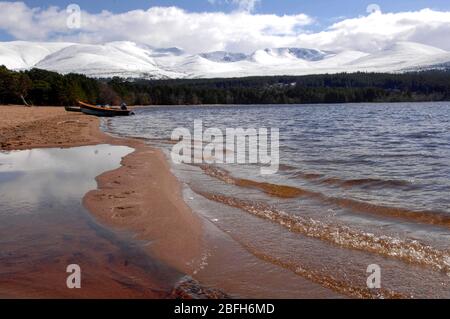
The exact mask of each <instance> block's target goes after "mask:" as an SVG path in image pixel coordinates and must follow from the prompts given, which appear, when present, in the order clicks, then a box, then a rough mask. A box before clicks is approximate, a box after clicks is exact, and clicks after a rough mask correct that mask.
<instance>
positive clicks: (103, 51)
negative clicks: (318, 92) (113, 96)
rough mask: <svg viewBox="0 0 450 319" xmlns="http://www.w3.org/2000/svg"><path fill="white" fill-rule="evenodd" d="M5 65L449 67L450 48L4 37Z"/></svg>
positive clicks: (176, 72)
mask: <svg viewBox="0 0 450 319" xmlns="http://www.w3.org/2000/svg"><path fill="white" fill-rule="evenodd" d="M0 65H5V66H6V67H8V68H10V69H14V70H23V69H29V68H33V67H36V68H41V69H45V70H50V71H56V72H59V73H63V74H66V73H82V74H86V75H88V76H91V77H102V78H105V77H113V76H119V77H123V78H148V79H167V78H211V77H244V76H258V75H305V74H320V73H338V72H357V71H366V72H371V71H373V72H403V71H410V70H424V69H433V68H448V67H449V65H450V52H448V51H444V50H441V49H438V48H435V47H431V46H427V45H423V44H418V43H412V42H400V43H397V44H395V45H392V46H390V47H387V48H384V49H383V50H380V51H378V52H375V53H367V52H360V51H340V52H331V51H321V50H316V49H304V48H268V49H262V50H257V51H255V52H253V53H251V54H244V53H235V52H225V51H216V52H208V53H202V54H196V55H192V54H187V53H186V52H184V51H183V50H182V49H179V48H165V49H164V48H163V49H161V48H153V47H150V46H145V45H138V44H136V43H133V42H111V43H106V44H101V45H92V44H77V43H59V42H58V43H39V42H24V41H14V42H2V43H1V42H0Z"/></svg>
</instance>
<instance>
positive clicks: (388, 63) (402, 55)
mask: <svg viewBox="0 0 450 319" xmlns="http://www.w3.org/2000/svg"><path fill="white" fill-rule="evenodd" d="M445 61H450V53H449V52H447V51H444V50H441V49H438V48H435V47H431V46H428V45H423V44H419V43H412V42H399V43H397V44H395V45H393V46H390V47H388V48H385V49H384V50H381V51H379V52H376V53H374V54H370V55H368V56H365V57H363V58H361V59H357V60H355V61H352V62H350V63H349V64H348V66H349V67H351V66H353V67H356V68H358V69H359V70H367V71H371V70H373V69H377V70H378V71H386V72H389V71H392V70H402V69H410V68H414V67H416V66H422V65H427V64H433V63H442V62H445Z"/></svg>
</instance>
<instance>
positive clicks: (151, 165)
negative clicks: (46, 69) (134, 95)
mask: <svg viewBox="0 0 450 319" xmlns="http://www.w3.org/2000/svg"><path fill="white" fill-rule="evenodd" d="M0 113H1V114H2V116H1V117H0V129H1V130H0V150H2V151H11V150H25V149H34V148H53V147H58V148H69V147H76V146H83V145H96V144H110V145H125V146H129V147H131V148H133V149H134V150H135V151H134V152H133V153H131V154H130V155H128V156H126V157H125V158H123V160H122V166H121V168H119V169H117V170H114V171H111V172H107V173H105V174H103V175H101V176H99V177H98V178H97V182H98V189H97V190H93V191H91V192H89V193H88V194H87V195H86V196H85V198H84V200H83V204H84V205H85V206H86V207H87V208H88V209H89V211H90V212H91V213H93V214H94V216H95V218H97V219H98V220H99V221H100V222H101V223H104V224H106V225H108V226H112V227H113V228H116V229H124V230H128V231H129V230H131V231H133V232H134V233H136V234H137V235H138V239H139V240H146V241H149V242H151V243H152V244H151V253H152V254H154V255H156V256H157V258H158V260H161V261H162V262H165V263H167V264H169V265H170V266H171V267H173V268H174V269H176V270H177V271H180V272H182V273H186V274H191V273H192V271H193V270H194V269H195V267H196V266H197V265H195V263H193V262H192V261H193V260H195V259H196V257H198V255H199V254H200V251H201V245H202V236H201V232H202V226H201V222H200V220H199V219H198V218H197V217H196V216H195V215H194V214H193V212H192V211H191V210H190V208H189V207H188V206H187V205H186V204H185V203H184V201H183V199H182V195H181V188H180V184H179V183H178V181H177V179H176V178H175V177H174V176H173V175H172V174H171V172H170V168H169V166H168V164H167V163H166V160H165V159H164V155H163V154H162V153H161V152H160V151H159V150H157V149H153V148H150V147H148V146H146V145H145V144H144V143H143V142H141V141H139V140H130V139H119V138H114V137H111V136H109V135H107V134H104V133H102V132H101V131H100V129H99V119H98V118H95V117H91V116H86V115H82V114H78V113H68V112H66V111H65V110H64V109H63V108H55V107H38V108H37V107H33V108H28V107H21V106H0ZM128 270H130V269H128ZM92 271H93V272H94V270H92ZM97 271H99V272H100V271H101V270H97ZM131 272H132V273H133V271H132V270H131ZM188 286H189V285H188ZM103 288H104V289H105V290H108V289H109V288H110V291H115V292H116V293H114V294H113V295H112V297H117V298H121V297H125V298H127V297H145V298H148V297H150V298H151V297H153V298H161V296H162V295H163V294H160V293H159V294H158V293H152V292H147V293H142V292H140V293H137V294H135V293H133V291H130V290H128V291H124V290H123V289H114V288H117V287H115V286H114V285H111V286H110V287H109V288H108V287H103ZM103 288H102V289H103ZM178 288H179V289H177V290H176V291H173V295H172V296H187V295H185V291H184V290H183V289H185V288H186V283H182V284H181V286H180V287H178ZM186 289H187V290H189V289H190V288H186ZM43 291H45V290H43ZM100 291H101V289H100ZM35 293H37V292H35ZM207 293H212V294H214V292H211V291H210V292H207ZM38 295H39V293H37V295H33V296H34V297H36V296H38ZM48 295H49V294H48V292H47V293H43V296H44V297H45V296H48ZM50 295H52V294H50ZM62 296H64V295H62ZM100 296H102V294H101V293H100ZM16 297H20V294H19V296H16ZM84 297H98V295H96V294H92V295H88V296H84ZM108 297H111V295H108Z"/></svg>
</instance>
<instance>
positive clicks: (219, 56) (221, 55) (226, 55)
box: [199, 51, 247, 63]
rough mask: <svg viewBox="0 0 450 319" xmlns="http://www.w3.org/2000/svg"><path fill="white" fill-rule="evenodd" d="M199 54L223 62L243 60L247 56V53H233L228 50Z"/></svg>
mask: <svg viewBox="0 0 450 319" xmlns="http://www.w3.org/2000/svg"><path fill="white" fill-rule="evenodd" d="M199 55H200V56H201V57H202V58H205V59H207V60H210V61H213V62H223V63H227V62H237V61H242V60H245V59H246V58H247V55H246V54H244V53H233V52H226V51H215V52H209V53H202V54H199Z"/></svg>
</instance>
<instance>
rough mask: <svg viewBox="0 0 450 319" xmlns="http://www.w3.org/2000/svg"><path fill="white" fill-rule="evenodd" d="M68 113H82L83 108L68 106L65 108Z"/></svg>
mask: <svg viewBox="0 0 450 319" xmlns="http://www.w3.org/2000/svg"><path fill="white" fill-rule="evenodd" d="M65 109H66V111H67V112H77V113H81V108H80V107H76V106H66V107H65Z"/></svg>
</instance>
